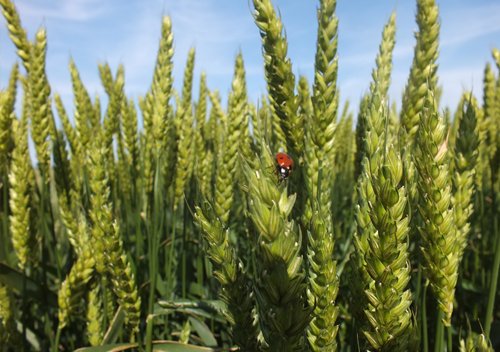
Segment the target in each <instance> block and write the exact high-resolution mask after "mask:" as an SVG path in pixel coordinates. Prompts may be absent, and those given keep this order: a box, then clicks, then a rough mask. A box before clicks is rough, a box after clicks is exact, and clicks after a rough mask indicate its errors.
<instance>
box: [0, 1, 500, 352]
mask: <svg viewBox="0 0 500 352" xmlns="http://www.w3.org/2000/svg"><path fill="white" fill-rule="evenodd" d="M252 5H253V10H252V11H253V17H254V22H255V30H256V31H258V32H259V33H260V36H261V39H262V54H263V58H264V72H265V79H266V83H267V92H266V94H265V95H264V96H263V97H262V99H261V100H259V101H251V100H250V99H249V97H248V92H247V85H246V73H245V63H244V57H243V56H242V54H238V55H237V56H236V57H235V61H234V76H233V80H232V84H231V87H230V93H229V96H228V99H227V106H224V105H225V104H223V103H222V101H223V99H222V98H221V96H220V94H219V93H218V92H217V91H215V90H210V89H209V88H208V86H207V76H206V74H205V73H202V74H201V75H200V76H199V77H195V75H194V66H195V61H196V60H195V56H196V54H195V49H194V48H193V49H191V50H190V51H189V53H188V57H187V62H186V64H185V69H184V76H183V77H182V78H176V79H179V80H182V82H183V84H182V90H180V91H177V90H176V89H175V88H174V86H173V80H174V77H173V55H174V42H175V37H174V34H175V28H172V23H171V20H170V18H169V17H168V16H166V17H164V18H163V20H162V27H161V39H160V42H159V46H158V51H157V53H156V64H155V67H154V72H152V80H151V85H150V87H149V89H148V91H147V92H144V96H143V97H142V98H139V99H137V98H136V97H128V96H127V95H126V94H125V88H124V87H125V84H126V75H125V73H126V71H125V70H126V68H125V67H123V66H121V65H120V66H118V67H110V66H109V65H108V64H100V65H98V70H99V75H100V78H101V82H102V86H103V88H104V91H105V92H106V95H107V97H106V99H102V100H103V101H105V102H106V103H102V102H101V99H99V97H95V98H93V97H91V96H90V95H89V92H88V90H87V88H86V87H85V85H84V84H83V80H82V78H81V77H80V73H79V70H78V67H77V66H76V64H75V63H74V62H73V61H72V60H70V62H69V72H70V75H71V84H72V89H73V106H71V107H68V106H65V104H64V103H63V100H62V99H61V97H60V96H59V95H58V94H57V92H55V91H53V90H51V85H50V82H49V80H48V78H47V74H46V52H47V33H46V30H45V29H44V28H40V29H39V30H38V31H37V32H36V33H27V32H26V31H25V29H24V28H23V25H22V22H21V18H22V13H18V11H17V10H16V8H15V5H14V3H13V2H12V0H0V6H1V9H2V14H3V16H4V18H5V20H6V23H7V29H8V32H9V35H10V39H11V40H12V42H13V44H14V45H15V47H16V50H17V55H18V59H17V62H14V63H12V69H11V71H10V74H9V75H10V76H9V77H10V78H9V81H8V84H7V86H6V87H1V88H0V126H1V127H0V195H1V201H0V350H1V351H52V352H56V351H73V350H78V351H89V352H98V351H126V350H133V351H147V352H150V351H172V352H175V351H177V352H191V351H193V352H194V351H236V350H240V351H271V352H289V351H367V350H369V351H429V350H434V351H436V352H440V351H494V350H495V348H497V349H498V348H500V324H499V321H500V304H499V302H500V297H499V292H500V290H498V277H499V267H500V236H499V231H498V219H499V213H500V207H499V201H498V199H497V196H498V195H499V194H500V181H499V178H498V176H499V161H500V160H499V148H498V147H499V126H500V75H499V70H500V51H499V50H498V49H493V50H492V57H491V61H490V62H486V63H485V67H484V79H483V87H482V92H483V95H482V96H483V97H482V100H481V101H479V100H478V99H477V98H476V97H475V95H474V94H473V93H472V92H469V91H464V92H463V95H462V98H461V100H460V103H459V104H458V106H456V107H445V106H441V105H440V97H441V94H442V88H441V86H440V83H439V70H438V66H437V64H436V62H437V60H438V53H439V31H440V20H439V8H438V6H437V4H436V1H435V0H416V10H415V13H416V23H417V26H418V32H417V35H416V39H415V46H414V54H413V62H412V65H411V69H410V72H409V75H408V79H407V83H406V86H405V90H404V92H403V94H402V96H401V97H398V98H397V99H400V100H399V101H400V102H401V104H400V108H399V109H398V108H397V106H396V104H394V103H393V102H392V100H391V99H390V98H389V96H388V90H389V87H390V84H391V71H392V57H393V51H394V47H395V35H396V31H397V19H396V14H395V13H393V14H392V15H391V16H390V17H389V18H388V19H387V22H386V25H385V26H384V28H381V39H380V45H379V51H378V54H377V56H376V57H375V58H373V59H374V63H373V70H372V79H371V81H370V82H366V87H367V88H368V90H367V92H366V94H365V95H364V96H363V97H362V99H361V100H360V101H359V102H350V104H357V106H359V108H358V109H357V110H358V111H359V112H358V113H357V116H353V113H352V112H351V109H350V108H349V102H347V103H346V104H345V105H344V106H339V91H340V88H341V87H339V86H338V84H337V74H338V65H339V64H338V54H337V44H338V18H337V16H336V0H319V1H318V14H317V19H318V22H317V26H318V32H317V41H316V53H315V54H316V55H315V66H314V79H313V81H312V82H309V81H308V80H307V78H306V77H305V76H300V75H296V73H295V71H294V67H293V63H292V61H291V60H290V58H289V56H288V52H287V46H288V43H287V37H286V35H285V27H284V24H283V23H282V21H281V18H280V16H279V12H278V11H277V9H276V8H275V7H274V6H273V4H272V2H271V0H253V1H252ZM30 38H32V39H30ZM0 55H1V54H0ZM207 75H210V72H208V73H207ZM194 80H199V91H198V92H194V91H193V81H194ZM19 97H21V100H19ZM101 98H104V97H101ZM394 98H395V97H392V99H394ZM391 102H392V103H391ZM139 126H143V127H142V128H139ZM30 146H33V148H31V147H30ZM278 152H282V153H286V154H287V155H288V156H286V157H285V156H283V155H282V156H281V158H284V159H279V160H277V159H276V154H277V153H278ZM288 158H289V159H288ZM282 160H284V161H282ZM284 169H286V170H284Z"/></svg>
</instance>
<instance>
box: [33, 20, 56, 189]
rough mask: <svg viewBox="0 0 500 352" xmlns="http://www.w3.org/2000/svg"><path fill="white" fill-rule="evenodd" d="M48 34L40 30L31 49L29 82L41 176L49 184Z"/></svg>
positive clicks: (50, 113) (34, 135)
mask: <svg viewBox="0 0 500 352" xmlns="http://www.w3.org/2000/svg"><path fill="white" fill-rule="evenodd" d="M46 53H47V34H46V31H45V29H40V30H39V31H38V32H37V34H36V39H35V42H34V43H33V46H32V48H31V54H30V71H29V73H28V82H29V89H30V106H31V114H30V116H31V119H32V120H31V122H32V123H31V128H32V137H33V142H34V143H35V150H36V154H37V159H38V164H39V167H40V171H41V175H42V177H43V178H44V181H45V182H47V183H48V182H49V181H48V180H49V168H50V165H49V164H50V145H49V134H50V130H49V129H50V120H51V118H52V117H51V115H52V112H51V109H50V87H49V83H48V80H47V76H46V73H45V55H46Z"/></svg>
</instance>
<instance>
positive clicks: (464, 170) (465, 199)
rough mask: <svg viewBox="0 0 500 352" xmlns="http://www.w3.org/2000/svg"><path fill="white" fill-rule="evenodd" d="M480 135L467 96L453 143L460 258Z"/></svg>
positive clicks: (466, 228)
mask: <svg viewBox="0 0 500 352" xmlns="http://www.w3.org/2000/svg"><path fill="white" fill-rule="evenodd" d="M478 146H479V136H478V128H477V119H476V111H475V109H474V106H473V105H472V102H471V98H470V96H469V102H468V103H467V104H466V105H465V111H463V113H462V114H461V116H460V120H459V123H458V133H457V139H456V145H455V153H454V155H455V160H454V161H455V172H454V174H453V186H454V193H453V209H454V212H455V224H456V227H457V239H458V243H459V248H460V253H459V257H460V258H462V255H463V253H464V250H465V247H466V246H467V237H468V234H469V231H470V223H469V219H470V217H471V215H472V212H473V197H474V194H475V187H474V185H475V182H474V181H475V180H474V179H475V170H476V163H477V159H478Z"/></svg>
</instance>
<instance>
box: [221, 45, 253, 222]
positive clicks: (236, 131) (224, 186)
mask: <svg viewBox="0 0 500 352" xmlns="http://www.w3.org/2000/svg"><path fill="white" fill-rule="evenodd" d="M246 101H247V97H246V83H245V68H244V66H243V56H242V55H241V53H240V54H238V56H237V57H236V63H235V69H234V77H233V82H232V91H231V93H230V95H229V112H228V117H227V125H226V126H225V131H224V134H223V138H224V139H223V140H222V144H221V145H220V147H219V150H218V154H217V160H218V165H217V169H216V175H215V192H214V200H215V201H214V208H215V212H216V214H217V217H218V218H219V219H220V220H221V221H222V223H223V224H226V225H227V224H228V221H229V212H230V210H231V207H232V205H233V197H234V184H235V177H236V171H237V169H236V166H237V158H238V153H239V152H240V146H242V145H243V143H245V142H246V140H245V139H244V137H245V135H244V133H245V124H244V123H245V121H246V120H245V114H246V110H247V102H246Z"/></svg>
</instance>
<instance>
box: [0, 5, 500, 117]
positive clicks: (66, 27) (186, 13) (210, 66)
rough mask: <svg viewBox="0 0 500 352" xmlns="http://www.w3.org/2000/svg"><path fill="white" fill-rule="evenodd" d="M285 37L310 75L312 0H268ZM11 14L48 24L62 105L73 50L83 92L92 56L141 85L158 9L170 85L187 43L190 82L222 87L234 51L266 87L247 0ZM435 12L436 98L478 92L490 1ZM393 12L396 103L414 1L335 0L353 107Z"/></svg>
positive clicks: (493, 16)
mask: <svg viewBox="0 0 500 352" xmlns="http://www.w3.org/2000/svg"><path fill="white" fill-rule="evenodd" d="M273 3H274V4H275V6H276V7H277V8H278V9H279V11H280V14H281V16H282V20H283V23H284V26H285V29H286V33H287V37H288V42H289V56H290V57H291V58H292V62H293V70H294V73H295V74H296V75H298V74H303V75H306V76H307V77H308V78H309V79H310V81H312V77H313V67H314V54H315V38H316V28H317V24H316V8H317V6H318V1H313V0H274V1H273ZM15 4H16V6H17V8H18V10H19V11H20V15H21V20H22V23H23V25H24V27H25V28H26V29H27V31H28V35H29V37H30V38H33V36H34V34H35V32H36V29H37V28H39V27H40V26H44V27H46V28H47V31H48V56H47V59H48V64H47V72H48V76H49V80H50V82H51V85H52V90H53V91H54V92H58V93H59V94H61V95H62V97H63V99H64V101H65V104H66V107H67V108H68V109H69V110H70V111H71V110H72V109H73V108H72V94H71V81H70V76H69V71H68V68H67V67H68V62H69V58H70V57H73V59H74V60H75V62H76V64H77V66H78V68H79V70H80V73H81V77H82V79H83V81H84V83H85V84H86V86H87V88H88V90H89V91H90V93H91V94H92V95H95V94H99V95H100V96H101V97H104V91H103V89H102V87H101V84H100V81H99V76H98V70H97V64H98V63H103V62H108V63H109V64H110V65H111V67H112V68H113V70H115V69H116V67H117V66H118V64H120V63H123V64H124V65H125V73H126V86H125V88H126V92H127V94H128V95H129V96H131V97H133V98H135V99H137V97H139V96H141V95H144V94H145V93H146V91H147V90H148V87H149V85H150V82H151V79H152V73H153V66H154V62H155V57H156V51H157V47H158V41H159V36H160V26H161V17H162V16H163V15H169V16H171V18H172V23H173V31H174V44H175V55H174V65H175V66H174V79H175V83H174V85H175V86H176V87H177V88H180V87H181V84H182V74H183V70H184V65H185V60H186V56H187V52H188V50H189V48H190V47H195V48H196V66H195V67H196V68H195V74H196V76H195V80H196V82H195V92H194V96H195V97H196V96H197V86H198V84H197V81H198V79H199V75H200V72H201V71H205V72H206V73H207V77H208V85H209V88H210V89H218V90H219V91H220V92H221V94H222V96H224V97H225V96H227V93H228V91H229V88H230V84H231V77H232V74H233V63H234V58H235V56H236V54H237V53H238V51H239V50H241V51H242V52H243V56H244V60H245V67H246V72H247V83H248V91H249V96H250V98H251V99H252V100H253V101H255V102H256V101H257V99H259V97H260V96H261V94H262V93H264V92H265V91H266V85H265V81H264V71H263V65H262V53H261V47H260V36H259V31H258V29H257V27H256V26H255V24H254V22H253V18H252V2H251V0H148V1H140V0H127V1H123V0H122V1H120V0H105V1H103V0H50V1H49V0H38V1H33V0H16V1H15ZM438 4H439V6H440V17H441V42H440V57H439V61H438V64H439V71H438V72H439V77H440V80H439V82H440V84H441V85H442V86H443V89H444V92H443V100H442V103H443V104H442V105H448V106H450V107H452V108H453V109H454V108H455V106H456V104H457V102H458V99H459V97H460V94H461V92H462V91H463V90H464V89H473V91H474V93H475V94H476V96H478V97H479V98H480V97H481V96H482V84H481V82H482V74H483V69H484V65H485V63H486V62H487V61H491V58H490V57H491V54H490V53H491V49H493V48H494V47H500V1H498V0H476V1H470V0H469V1H466V0H454V1H451V0H447V1H445V0H442V1H438ZM392 11H396V14H397V39H396V40H397V42H396V48H395V52H394V65H393V74H392V84H391V88H390V95H391V99H392V100H394V101H396V102H397V103H398V105H399V102H400V100H401V94H402V91H403V89H404V86H405V83H406V80H407V77H408V73H409V68H410V65H411V61H412V56H413V46H414V44H415V39H414V32H415V31H416V28H417V25H416V23H415V11H416V4H415V1H409V0H399V1H394V0H385V1H381V0H378V1H376V0H339V1H338V5H337V15H338V17H339V21H340V22H339V49H338V53H339V79H338V83H339V86H340V92H341V93H340V94H341V101H345V100H346V99H349V100H350V102H351V107H352V109H353V110H356V109H357V105H358V101H359V99H360V97H361V96H362V95H363V93H364V92H366V90H367V89H368V86H369V82H370V79H371V76H370V73H371V70H372V67H373V66H374V59H375V56H376V53H377V50H378V45H379V42H380V38H381V33H382V29H383V26H384V24H385V22H386V21H387V19H388V18H389V16H390V14H391V12H392ZM0 22H1V23H0V57H1V60H0V84H1V86H5V84H6V81H7V78H8V72H9V70H10V67H11V65H12V63H13V62H14V61H15V60H16V56H15V49H14V46H13V44H12V43H11V41H10V40H9V39H8V37H7V30H6V27H5V21H4V19H3V17H2V18H1V19H0Z"/></svg>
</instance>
